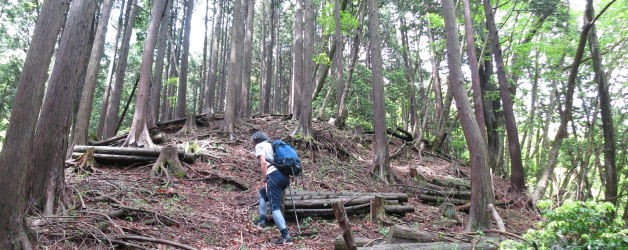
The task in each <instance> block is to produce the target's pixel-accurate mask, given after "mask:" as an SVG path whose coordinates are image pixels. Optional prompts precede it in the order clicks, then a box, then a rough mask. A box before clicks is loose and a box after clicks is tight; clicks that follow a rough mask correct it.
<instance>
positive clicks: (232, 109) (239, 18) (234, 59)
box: [223, 0, 245, 138]
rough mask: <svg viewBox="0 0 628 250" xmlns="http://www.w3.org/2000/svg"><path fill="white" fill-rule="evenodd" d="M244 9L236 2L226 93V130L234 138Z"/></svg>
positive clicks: (238, 1) (240, 2)
mask: <svg viewBox="0 0 628 250" xmlns="http://www.w3.org/2000/svg"><path fill="white" fill-rule="evenodd" d="M242 9H243V4H242V0H235V6H234V8H233V21H232V24H231V51H230V55H229V75H228V77H227V81H228V82H227V93H226V105H225V119H224V125H223V126H224V130H225V132H227V133H228V134H229V136H230V137H231V138H233V136H234V135H233V126H234V123H235V120H236V106H237V105H240V104H239V103H237V99H236V96H237V94H238V86H237V85H238V78H239V77H240V79H241V77H242V75H241V73H242V71H241V70H240V69H241V67H242V63H241V61H240V60H241V59H240V58H241V54H240V47H241V45H242V40H241V39H240V38H241V37H240V34H241V32H240V30H241V28H243V26H244V25H243V24H244V18H245V15H243V14H244V11H243V10H242Z"/></svg>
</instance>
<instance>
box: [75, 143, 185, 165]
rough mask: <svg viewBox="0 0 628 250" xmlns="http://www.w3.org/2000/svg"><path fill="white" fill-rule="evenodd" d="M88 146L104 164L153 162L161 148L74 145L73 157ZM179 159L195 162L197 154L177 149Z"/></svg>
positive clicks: (83, 151) (79, 154)
mask: <svg viewBox="0 0 628 250" xmlns="http://www.w3.org/2000/svg"><path fill="white" fill-rule="evenodd" d="M88 148H93V149H94V153H95V154H94V159H95V160H96V162H99V163H102V164H117V165H124V164H132V163H140V162H152V161H155V160H157V157H159V153H160V152H161V149H160V148H125V147H108V146H74V149H73V153H72V157H80V156H81V155H82V154H83V153H85V151H86V150H87V149H88ZM177 153H178V156H179V159H180V160H181V161H184V162H186V163H194V160H195V159H196V156H195V155H194V154H193V153H190V152H185V151H184V150H183V149H178V150H177Z"/></svg>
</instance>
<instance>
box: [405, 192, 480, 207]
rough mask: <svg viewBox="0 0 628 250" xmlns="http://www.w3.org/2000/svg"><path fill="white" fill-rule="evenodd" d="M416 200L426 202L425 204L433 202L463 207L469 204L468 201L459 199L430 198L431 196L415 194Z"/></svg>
mask: <svg viewBox="0 0 628 250" xmlns="http://www.w3.org/2000/svg"><path fill="white" fill-rule="evenodd" d="M417 198H419V199H421V200H423V201H427V202H434V203H438V204H440V203H445V202H448V203H453V204H456V205H464V204H467V203H469V201H468V200H461V199H456V198H445V197H440V196H432V195H427V194H417Z"/></svg>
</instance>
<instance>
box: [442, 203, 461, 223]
mask: <svg viewBox="0 0 628 250" xmlns="http://www.w3.org/2000/svg"><path fill="white" fill-rule="evenodd" d="M440 214H441V215H442V216H443V217H445V218H448V219H452V220H458V217H456V207H455V206H454V204H452V203H445V204H443V206H442V207H441V209H440Z"/></svg>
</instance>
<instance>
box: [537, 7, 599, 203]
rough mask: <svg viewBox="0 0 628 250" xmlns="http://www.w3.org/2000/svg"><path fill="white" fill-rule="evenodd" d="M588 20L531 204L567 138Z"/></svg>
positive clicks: (547, 179) (539, 197)
mask: <svg viewBox="0 0 628 250" xmlns="http://www.w3.org/2000/svg"><path fill="white" fill-rule="evenodd" d="M590 4H591V2H590V1H587V8H592V6H588V5H590ZM590 21H591V20H590V19H589V18H588V17H587V16H586V15H585V16H584V23H583V25H582V31H581V32H580V40H579V42H578V47H577V49H576V55H575V56H574V63H573V65H572V67H571V70H570V71H569V78H568V79H567V92H566V93H565V106H564V107H565V108H564V109H563V110H562V111H560V125H559V126H558V131H557V132H556V135H555V137H554V142H553V143H552V148H551V150H550V152H549V155H548V157H547V164H546V166H545V169H543V174H542V175H541V177H539V178H538V182H537V184H536V188H535V189H534V192H533V193H532V195H531V197H530V199H531V200H532V202H533V203H536V202H537V201H538V200H539V199H541V198H542V197H543V194H544V193H545V189H546V188H547V183H548V182H549V179H550V178H551V177H552V176H553V174H554V167H555V166H556V163H557V162H558V153H559V151H560V146H561V144H562V143H563V140H564V139H565V138H566V137H567V122H569V121H570V120H571V109H572V107H573V94H574V90H575V85H576V76H577V75H578V67H579V66H580V63H581V60H582V55H583V54H584V47H585V45H586V43H587V36H588V33H589V28H590V27H591V23H590Z"/></svg>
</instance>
